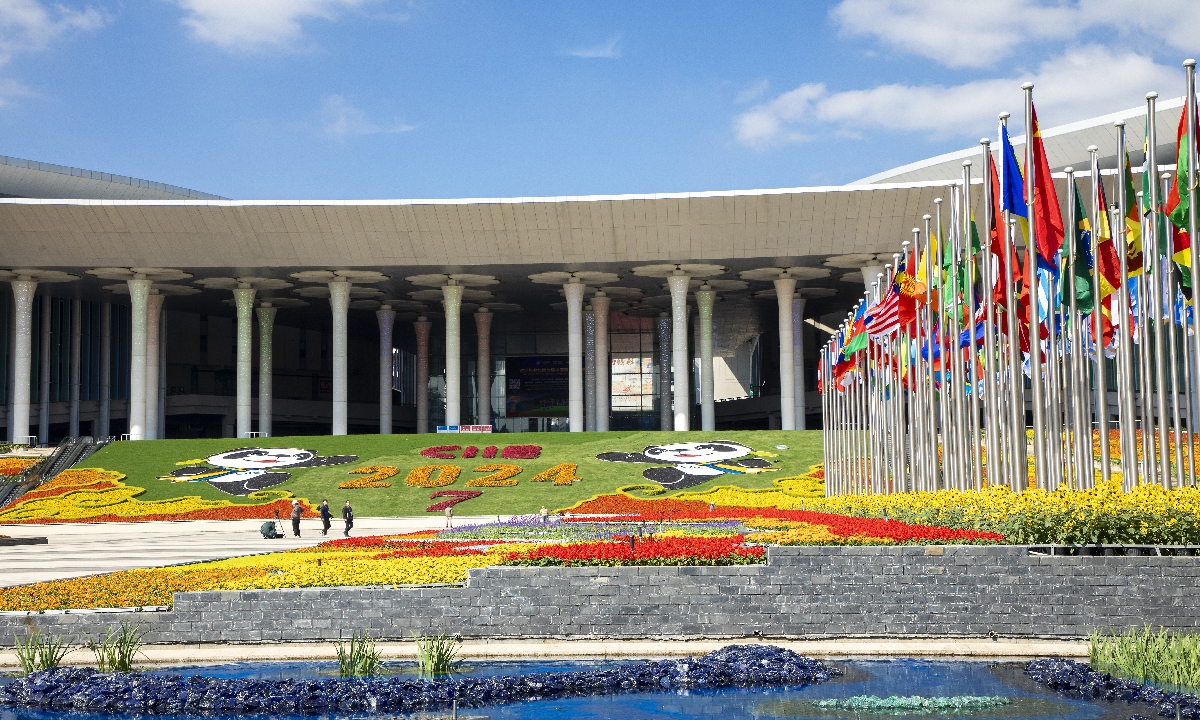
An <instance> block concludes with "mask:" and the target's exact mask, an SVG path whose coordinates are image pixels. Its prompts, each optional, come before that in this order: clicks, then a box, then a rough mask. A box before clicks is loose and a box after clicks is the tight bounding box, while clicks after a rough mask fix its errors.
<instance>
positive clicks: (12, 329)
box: [4, 302, 17, 442]
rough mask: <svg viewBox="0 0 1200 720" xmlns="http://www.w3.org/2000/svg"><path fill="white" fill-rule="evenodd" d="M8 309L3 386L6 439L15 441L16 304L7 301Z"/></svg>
mask: <svg viewBox="0 0 1200 720" xmlns="http://www.w3.org/2000/svg"><path fill="white" fill-rule="evenodd" d="M9 310H11V312H10V313H9V317H7V318H5V319H6V320H7V321H8V348H9V353H8V357H9V360H8V363H6V364H5V366H4V369H5V371H6V377H7V378H8V384H7V385H5V387H7V388H8V394H7V399H8V427H7V430H8V436H7V439H8V441H9V442H15V440H14V438H13V434H14V433H15V432H16V429H15V428H14V427H13V417H14V415H15V413H14V412H13V402H14V400H15V398H14V397H13V388H14V387H16V380H15V378H16V371H17V368H16V362H14V361H13V359H12V358H13V353H14V352H15V350H16V347H17V304H16V303H15V302H13V303H9Z"/></svg>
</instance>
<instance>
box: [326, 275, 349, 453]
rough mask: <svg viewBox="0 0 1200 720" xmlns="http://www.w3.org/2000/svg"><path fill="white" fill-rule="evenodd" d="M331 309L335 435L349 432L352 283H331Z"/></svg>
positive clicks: (336, 281) (339, 281)
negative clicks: (348, 349) (348, 328)
mask: <svg viewBox="0 0 1200 720" xmlns="http://www.w3.org/2000/svg"><path fill="white" fill-rule="evenodd" d="M329 308H330V310H332V311H333V434H334V435H345V434H346V433H347V432H348V431H349V423H348V421H347V415H346V412H347V407H346V399H347V395H346V314H347V313H348V312H349V311H350V283H348V282H346V281H345V280H334V281H333V282H331V283H329Z"/></svg>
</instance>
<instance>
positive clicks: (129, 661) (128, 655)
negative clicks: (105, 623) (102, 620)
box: [87, 622, 146, 673]
mask: <svg viewBox="0 0 1200 720" xmlns="http://www.w3.org/2000/svg"><path fill="white" fill-rule="evenodd" d="M145 634H146V633H145V631H144V630H142V626H141V624H140V623H139V624H137V625H130V624H129V623H128V622H123V623H121V631H120V632H118V633H114V632H113V629H112V628H111V627H106V628H104V637H103V638H98V639H91V638H88V641H87V648H88V649H89V650H91V651H92V652H93V653H95V654H96V667H97V668H98V669H99V670H100V672H124V673H127V672H133V661H134V660H135V659H136V658H137V656H138V655H141V654H142V638H143V637H144V636H145ZM143 657H145V656H144V655H143Z"/></svg>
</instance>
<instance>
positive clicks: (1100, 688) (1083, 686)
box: [1025, 658, 1200, 720]
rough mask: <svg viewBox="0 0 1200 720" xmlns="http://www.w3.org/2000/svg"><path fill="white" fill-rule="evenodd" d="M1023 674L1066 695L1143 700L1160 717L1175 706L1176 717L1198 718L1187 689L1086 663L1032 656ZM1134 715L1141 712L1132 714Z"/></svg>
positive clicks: (1198, 706)
mask: <svg viewBox="0 0 1200 720" xmlns="http://www.w3.org/2000/svg"><path fill="white" fill-rule="evenodd" d="M1025 674H1026V675H1028V676H1029V677H1030V678H1031V679H1032V680H1034V681H1035V682H1038V683H1041V684H1042V685H1045V686H1046V687H1048V688H1050V689H1052V690H1056V691H1058V692H1059V693H1061V694H1063V695H1066V696H1068V697H1074V698H1079V699H1081V700H1107V701H1108V702H1115V701H1117V700H1124V701H1125V702H1127V703H1145V704H1146V705H1150V706H1151V707H1153V708H1154V709H1156V710H1157V711H1158V714H1159V716H1161V717H1176V714H1175V708H1176V706H1178V708H1179V717H1183V718H1188V719H1189V720H1196V719H1197V718H1200V697H1196V696H1195V695H1192V694H1189V693H1182V692H1170V691H1167V690H1163V689H1162V688H1156V687H1154V686H1153V685H1143V684H1141V683H1137V682H1133V681H1132V680H1122V679H1121V678H1117V677H1113V676H1112V675H1109V674H1108V673H1102V672H1098V671H1096V670H1093V669H1092V666H1091V665H1088V664H1087V663H1080V662H1075V661H1074V660H1060V659H1056V658H1051V659H1046V660H1034V661H1033V662H1031V663H1029V664H1028V665H1026V666H1025ZM1134 718H1141V716H1139V715H1135V716H1134ZM1131 720H1132V719H1131ZM1141 720H1145V718H1141Z"/></svg>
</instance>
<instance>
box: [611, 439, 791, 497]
mask: <svg viewBox="0 0 1200 720" xmlns="http://www.w3.org/2000/svg"><path fill="white" fill-rule="evenodd" d="M768 457H775V454H774V453H767V452H758V451H755V450H754V449H753V448H750V447H748V446H746V445H742V444H741V443H736V442H732V441H730V440H711V441H708V442H684V443H671V444H669V445H651V446H650V447H648V448H646V449H645V450H643V451H642V452H640V453H623V452H607V453H600V454H599V455H597V456H596V459H598V460H605V461H607V462H627V463H647V464H655V465H666V466H667V467H652V468H647V469H646V470H644V471H642V477H644V478H646V479H647V480H652V481H654V482H656V483H658V484H659V485H662V486H663V487H664V488H667V489H668V490H680V489H683V488H686V487H691V486H693V485H699V484H700V483H703V482H707V481H709V480H712V479H713V478H717V477H721V476H722V475H747V474H753V473H762V472H775V470H776V469H777V468H775V467H772V465H771V463H770V461H768V460H765V459H764V458H768Z"/></svg>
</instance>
